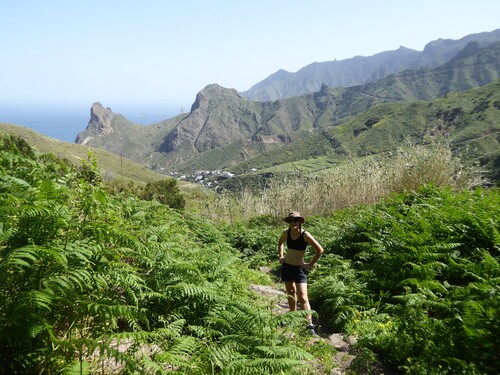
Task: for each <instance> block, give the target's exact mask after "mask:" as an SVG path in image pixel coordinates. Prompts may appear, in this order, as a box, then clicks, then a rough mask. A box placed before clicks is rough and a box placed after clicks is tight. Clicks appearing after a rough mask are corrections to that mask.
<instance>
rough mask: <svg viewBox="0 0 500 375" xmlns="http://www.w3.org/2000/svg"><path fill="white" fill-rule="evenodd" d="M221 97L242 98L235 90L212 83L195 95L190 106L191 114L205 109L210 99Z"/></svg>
mask: <svg viewBox="0 0 500 375" xmlns="http://www.w3.org/2000/svg"><path fill="white" fill-rule="evenodd" d="M222 97H226V98H227V97H239V98H242V96H241V95H240V94H239V93H238V91H236V90H235V89H227V88H225V87H222V86H220V85H218V84H216V83H212V84H210V85H207V86H205V88H204V89H203V90H201V91H200V92H199V93H198V94H197V95H196V100H195V102H194V103H193V105H192V106H191V112H193V111H195V110H197V109H202V108H204V107H207V106H208V103H209V101H210V99H213V98H222Z"/></svg>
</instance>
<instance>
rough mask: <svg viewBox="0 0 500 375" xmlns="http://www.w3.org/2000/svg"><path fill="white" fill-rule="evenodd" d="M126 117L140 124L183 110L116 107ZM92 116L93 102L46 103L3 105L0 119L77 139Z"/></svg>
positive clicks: (57, 136) (62, 138) (56, 137)
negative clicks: (50, 105) (81, 103)
mask: <svg viewBox="0 0 500 375" xmlns="http://www.w3.org/2000/svg"><path fill="white" fill-rule="evenodd" d="M111 110H112V111H113V112H114V113H119V114H121V115H123V116H124V117H125V118H126V119H128V120H130V121H132V122H134V123H136V124H139V125H151V124H154V123H157V122H159V121H162V120H166V119H169V118H172V117H174V116H176V115H178V114H179V113H180V110H179V108H176V109H173V108H149V109H147V110H145V109H142V108H141V109H136V108H126V109H125V111H115V110H114V109H113V108H111ZM89 120H90V106H86V107H83V106H82V107H72V108H68V107H62V108H61V107H57V108H54V107H42V106H30V107H22V106H15V107H14V106H9V107H5V106H0V123H1V122H4V123H10V124H15V125H20V126H24V127H26V128H29V129H32V130H34V131H36V132H38V133H41V134H43V135H46V136H48V137H51V138H55V139H58V140H60V141H64V142H70V143H74V142H75V140H76V136H77V134H78V133H79V132H81V131H83V130H85V128H86V127H87V125H88V123H89Z"/></svg>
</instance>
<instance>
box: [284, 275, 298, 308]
mask: <svg viewBox="0 0 500 375" xmlns="http://www.w3.org/2000/svg"><path fill="white" fill-rule="evenodd" d="M285 289H286V294H288V308H289V309H290V311H295V310H297V298H296V290H295V283H294V282H293V281H285Z"/></svg>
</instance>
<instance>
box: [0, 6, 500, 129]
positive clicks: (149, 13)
mask: <svg viewBox="0 0 500 375" xmlns="http://www.w3.org/2000/svg"><path fill="white" fill-rule="evenodd" d="M499 14H500V1H498V0H475V1H461V0H432V1H429V0H420V1H409V0H408V1H404V0H398V1H396V0H380V1H373V0H359V1H356V0H350V1H334V0H331V1H326V0H307V1H306V0H300V1H299V0H287V1H285V0H252V1H238V0H228V1H218V0H211V1H201V0H200V1H195V0H191V1H189V0H186V1H181V0H179V1H168V0H163V1H160V0H141V1H130V0H85V1H84V0H61V1H58V0H45V1H43V0H38V1H35V0H22V1H19V0H0V55H1V56H2V57H1V58H0V112H1V111H2V108H4V109H5V108H8V107H9V106H11V105H21V106H22V105H32V104H36V105H66V106H71V105H83V106H86V107H87V108H90V106H91V104H92V103H93V102H95V101H100V102H101V103H103V105H105V106H110V107H111V108H112V109H113V110H115V108H118V110H119V109H120V107H124V106H135V107H137V108H141V106H144V107H148V108H151V107H154V106H168V107H178V108H184V109H185V110H189V108H190V106H191V104H192V103H193V102H194V100H195V96H196V94H197V92H199V91H200V90H201V89H203V87H205V86H206V85H207V84H210V83H218V84H220V85H221V86H224V87H227V88H235V89H237V90H238V91H244V90H247V89H249V88H250V87H251V86H252V85H254V84H255V83H257V82H259V81H261V80H263V79H265V78H266V77H267V76H269V75H270V74H272V73H274V72H275V71H277V70H279V69H285V70H288V71H290V72H295V71H297V70H299V69H300V68H302V67H304V66H306V65H308V64H310V63H313V62H320V61H330V60H334V59H346V58H351V57H354V56H356V55H363V56H370V55H373V54H375V53H378V52H382V51H387V50H394V49H397V48H398V47H399V46H405V47H408V48H412V49H415V50H419V51H421V50H423V48H424V46H425V44H427V43H428V42H430V41H432V40H435V39H438V38H445V39H460V38H462V37H463V36H465V35H468V34H472V33H478V32H483V31H492V30H494V29H497V28H500V18H499V16H498V15H499ZM1 120H2V118H1V113H0V121H1Z"/></svg>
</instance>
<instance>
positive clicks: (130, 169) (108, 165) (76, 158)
mask: <svg viewBox="0 0 500 375" xmlns="http://www.w3.org/2000/svg"><path fill="white" fill-rule="evenodd" d="M0 132H5V133H9V134H14V135H17V136H19V137H22V138H23V139H25V140H26V141H27V142H28V143H29V144H30V146H31V147H33V148H34V149H35V150H36V151H38V152H41V153H44V154H45V153H47V154H54V155H56V156H58V157H60V158H62V159H67V160H69V161H70V162H71V163H73V164H74V165H77V166H79V165H81V161H82V160H86V159H87V157H88V152H89V151H92V155H93V156H94V157H95V158H96V159H97V160H98V163H99V169H100V171H101V174H102V176H103V177H105V178H117V177H120V178H123V179H128V180H133V181H135V182H139V183H147V182H154V181H158V180H161V179H164V178H165V176H163V175H161V174H158V173H156V172H153V171H152V170H150V169H148V168H146V167H144V166H143V165H140V164H137V163H135V162H133V161H130V160H127V159H125V158H121V157H120V156H118V155H116V154H114V153H111V152H109V151H106V150H103V149H100V148H94V147H88V146H83V145H78V144H74V143H68V142H63V141H59V140H57V139H54V138H50V137H47V136H45V135H42V134H40V133H37V132H35V131H33V130H30V129H28V128H25V127H22V126H18V125H13V124H5V123H0Z"/></svg>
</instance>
